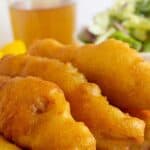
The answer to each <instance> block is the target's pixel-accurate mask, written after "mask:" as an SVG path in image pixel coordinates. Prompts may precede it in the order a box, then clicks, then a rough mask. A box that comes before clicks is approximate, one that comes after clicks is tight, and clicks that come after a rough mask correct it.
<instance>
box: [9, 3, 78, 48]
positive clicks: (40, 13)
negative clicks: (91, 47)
mask: <svg viewBox="0 0 150 150" xmlns="http://www.w3.org/2000/svg"><path fill="white" fill-rule="evenodd" d="M9 9H10V16H11V24H12V30H13V34H14V38H15V39H17V40H18V39H19V40H23V41H24V42H25V43H26V45H27V46H29V45H31V43H32V42H34V41H35V40H39V39H44V38H53V39H56V40H58V41H60V42H62V43H64V44H71V43H74V33H75V26H76V21H75V20H76V19H75V18H76V5H75V1H73V0H10V1H9Z"/></svg>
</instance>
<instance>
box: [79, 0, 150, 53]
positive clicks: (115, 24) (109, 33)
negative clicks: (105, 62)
mask: <svg viewBox="0 0 150 150" xmlns="http://www.w3.org/2000/svg"><path fill="white" fill-rule="evenodd" d="M79 38H80V40H81V41H82V42H84V43H101V42H103V41H104V40H106V39H108V38H115V39H118V40H122V41H124V42H127V43H129V45H130V46H131V47H132V48H135V49H137V51H140V52H150V0H117V1H116V3H115V4H114V6H112V8H110V9H109V10H107V11H106V12H102V13H99V14H97V15H96V16H95V17H94V20H93V22H92V24H91V25H90V26H89V27H88V28H86V29H84V30H83V31H82V32H81V33H80V35H79Z"/></svg>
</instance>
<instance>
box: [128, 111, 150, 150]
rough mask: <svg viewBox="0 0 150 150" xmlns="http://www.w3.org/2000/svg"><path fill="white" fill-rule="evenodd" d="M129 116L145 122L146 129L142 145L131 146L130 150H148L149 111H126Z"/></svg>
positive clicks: (149, 134)
mask: <svg viewBox="0 0 150 150" xmlns="http://www.w3.org/2000/svg"><path fill="white" fill-rule="evenodd" d="M126 111H127V112H129V113H130V114H132V115H133V116H135V117H138V118H140V119H142V120H144V121H145V123H146V128H145V141H144V143H143V144H142V145H139V146H137V145H133V146H132V150H149V149H150V111H149V110H140V109H136V110H126Z"/></svg>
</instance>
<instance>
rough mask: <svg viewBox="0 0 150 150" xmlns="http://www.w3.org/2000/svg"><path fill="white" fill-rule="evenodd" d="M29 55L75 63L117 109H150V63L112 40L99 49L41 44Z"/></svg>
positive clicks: (47, 42)
mask: <svg viewBox="0 0 150 150" xmlns="http://www.w3.org/2000/svg"><path fill="white" fill-rule="evenodd" d="M30 54H32V55H36V56H43V57H48V58H58V59H60V60H62V61H64V62H68V61H70V62H72V64H73V65H75V66H76V67H77V68H78V69H79V70H80V71H81V72H82V73H84V74H85V76H86V77H87V79H88V80H89V81H92V82H95V83H97V84H98V85H99V86H100V87H101V89H102V92H103V94H104V95H106V96H107V97H108V100H109V101H110V102H111V103H112V104H114V105H115V106H118V107H120V108H127V109H129V108H130V109H137V108H139V109H150V63H148V62H145V61H144V60H143V58H142V57H141V56H140V55H139V54H138V53H137V52H136V51H135V50H133V49H131V48H130V47H129V46H128V44H126V43H123V42H121V41H117V40H114V39H110V40H107V41H105V42H103V43H102V44H99V45H94V44H91V45H85V46H64V45H62V44H60V43H58V42H56V41H54V40H42V41H39V42H36V43H35V44H34V45H33V46H32V47H31V50H30Z"/></svg>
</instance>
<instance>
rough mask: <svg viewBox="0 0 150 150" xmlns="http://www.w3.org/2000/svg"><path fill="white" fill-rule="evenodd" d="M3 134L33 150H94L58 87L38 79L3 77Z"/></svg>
mask: <svg viewBox="0 0 150 150" xmlns="http://www.w3.org/2000/svg"><path fill="white" fill-rule="evenodd" d="M0 81H1V82H0V132H1V133H2V134H3V135H4V137H6V138H7V139H10V140H11V141H13V142H14V143H16V144H17V145H19V146H21V147H23V148H25V149H30V150H95V149H96V143H95V139H94V137H93V136H92V134H91V133H90V131H89V129H88V128H87V127H86V126H85V125H83V124H82V123H77V122H76V121H74V119H73V118H72V116H71V114H70V109H69V104H68V102H67V101H66V100H65V98H64V95H63V92H62V91H61V89H60V88H58V86H56V85H55V84H53V83H50V82H48V81H44V80H41V79H38V78H33V77H26V78H19V77H17V78H13V79H7V80H6V79H4V77H0Z"/></svg>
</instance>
